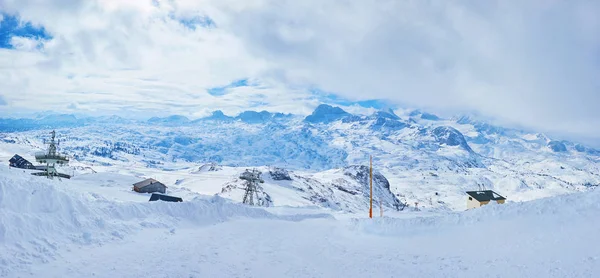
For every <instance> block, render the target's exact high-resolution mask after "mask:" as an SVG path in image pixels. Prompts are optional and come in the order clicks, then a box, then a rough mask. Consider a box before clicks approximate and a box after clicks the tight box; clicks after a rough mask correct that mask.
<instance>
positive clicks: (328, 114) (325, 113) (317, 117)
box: [304, 104, 352, 123]
mask: <svg viewBox="0 0 600 278" xmlns="http://www.w3.org/2000/svg"><path fill="white" fill-rule="evenodd" d="M348 116H352V115H351V114H350V113H348V112H346V111H344V110H343V109H342V108H339V107H333V106H330V105H327V104H321V105H319V106H318V107H317V108H316V109H315V111H313V113H312V114H310V115H309V116H307V117H306V118H305V119H304V121H305V122H309V123H330V122H334V121H337V120H340V119H342V118H345V117H348Z"/></svg>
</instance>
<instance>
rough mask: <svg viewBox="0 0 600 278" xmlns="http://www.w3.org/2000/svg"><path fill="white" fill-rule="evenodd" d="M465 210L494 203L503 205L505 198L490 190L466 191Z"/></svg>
mask: <svg viewBox="0 0 600 278" xmlns="http://www.w3.org/2000/svg"><path fill="white" fill-rule="evenodd" d="M467 196H468V199H467V209H472V208H478V207H481V206H483V205H487V204H489V203H490V202H492V201H494V202H496V203H498V204H504V202H505V201H506V198H504V197H502V196H501V195H500V194H498V193H496V192H494V191H492V190H481V191H467Z"/></svg>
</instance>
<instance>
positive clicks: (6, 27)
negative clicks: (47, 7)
mask: <svg viewBox="0 0 600 278" xmlns="http://www.w3.org/2000/svg"><path fill="white" fill-rule="evenodd" d="M0 15H1V17H2V21H0V48H7V49H13V48H14V47H13V45H12V44H11V39H12V37H15V36H16V37H27V38H33V39H39V40H51V39H52V36H51V35H50V34H48V33H47V32H46V30H45V29H44V27H43V26H33V25H32V24H31V22H28V21H21V19H20V18H19V16H18V15H11V14H6V13H0Z"/></svg>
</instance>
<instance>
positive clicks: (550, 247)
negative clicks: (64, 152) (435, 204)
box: [0, 167, 600, 277]
mask: <svg viewBox="0 0 600 278" xmlns="http://www.w3.org/2000/svg"><path fill="white" fill-rule="evenodd" d="M109 178H110V179H114V180H115V181H116V182H118V181H119V180H120V179H121V178H120V177H119V176H114V177H109ZM80 182H83V180H82V181H80ZM85 182H86V183H90V185H89V186H97V187H102V183H104V182H103V181H102V180H100V181H97V182H96V181H94V180H88V179H85ZM79 184H81V183H79V182H67V181H63V182H60V181H57V180H54V181H49V180H46V179H44V178H40V177H33V176H30V175H29V174H28V173H23V172H22V171H20V170H14V169H11V170H9V169H7V168H5V167H0V276H2V277H92V276H93V277H480V276H482V275H485V276H491V277H596V276H598V275H600V263H599V260H600V250H598V249H597V248H590V247H592V246H594V245H593V243H594V242H596V237H597V234H598V233H599V232H600V222H599V221H597V212H598V211H599V210H600V191H598V190H591V191H589V192H585V193H575V194H570V195H562V196H557V197H552V198H546V199H540V200H536V201H531V202H524V203H508V204H506V205H489V206H485V207H483V208H481V209H477V210H471V211H466V212H446V213H438V214H436V215H434V216H429V215H427V214H415V213H411V214H412V217H403V218H393V217H384V218H375V219H365V218H364V216H363V215H361V216H362V217H358V218H356V217H354V218H347V217H346V216H343V217H337V219H336V218H333V217H332V216H331V215H326V214H310V213H306V211H305V210H304V209H292V208H290V209H289V210H288V211H287V213H285V214H284V215H277V214H273V213H269V212H267V211H266V210H264V209H257V208H249V207H245V206H243V205H239V204H234V203H231V202H228V201H226V200H225V199H222V198H219V197H202V196H198V197H197V198H194V199H192V200H190V201H186V202H183V203H163V202H152V203H148V202H141V201H139V202H138V201H134V200H116V199H118V198H115V197H114V196H110V195H101V194H97V193H84V192H82V191H80V189H78V188H76V186H77V185H79ZM110 192H111V191H106V192H103V193H104V194H111V193H110ZM113 193H114V192H113ZM118 194H120V193H117V195H118ZM293 211H296V213H292V212H293ZM399 213H402V214H407V213H405V212H399ZM389 215H390V216H394V215H395V214H392V213H390V214H389ZM334 216H337V214H334Z"/></svg>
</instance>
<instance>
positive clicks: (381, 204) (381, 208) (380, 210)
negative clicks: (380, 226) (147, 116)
mask: <svg viewBox="0 0 600 278" xmlns="http://www.w3.org/2000/svg"><path fill="white" fill-rule="evenodd" d="M379 213H380V214H381V215H380V217H383V203H382V202H381V199H379Z"/></svg>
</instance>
